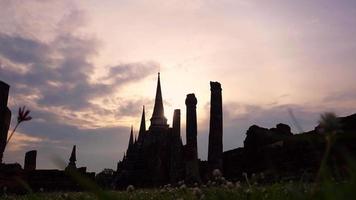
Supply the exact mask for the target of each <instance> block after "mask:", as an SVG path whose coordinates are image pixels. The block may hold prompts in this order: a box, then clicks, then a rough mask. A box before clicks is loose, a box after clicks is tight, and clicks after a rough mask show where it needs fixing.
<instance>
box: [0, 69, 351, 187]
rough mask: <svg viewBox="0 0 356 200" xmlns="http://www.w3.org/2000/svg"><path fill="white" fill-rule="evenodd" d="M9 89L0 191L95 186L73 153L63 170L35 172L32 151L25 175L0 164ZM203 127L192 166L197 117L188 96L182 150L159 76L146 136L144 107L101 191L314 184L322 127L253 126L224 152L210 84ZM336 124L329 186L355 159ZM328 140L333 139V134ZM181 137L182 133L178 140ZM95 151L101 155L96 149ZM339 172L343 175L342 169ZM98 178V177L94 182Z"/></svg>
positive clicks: (346, 120) (215, 85)
mask: <svg viewBox="0 0 356 200" xmlns="http://www.w3.org/2000/svg"><path fill="white" fill-rule="evenodd" d="M9 89H10V86H9V85H8V84H6V83H4V82H2V81H0V161H1V163H0V188H3V189H4V188H7V190H8V191H13V192H23V191H24V190H25V189H24V187H23V185H22V184H21V182H19V181H18V180H21V181H22V183H23V182H25V183H27V184H28V186H29V187H30V188H32V189H33V190H34V191H38V190H39V189H41V188H42V189H45V190H46V191H58V190H59V191H63V190H79V189H81V187H80V185H79V184H78V182H76V180H75V179H73V174H76V175H79V176H81V177H86V178H89V179H90V180H93V181H95V180H96V179H95V178H96V177H95V173H93V172H87V170H86V167H77V166H76V160H77V155H76V146H75V145H74V146H73V149H72V152H71V154H70V158H69V162H68V165H67V167H66V168H65V169H63V170H58V169H51V170H44V169H37V167H36V157H37V151H36V150H31V151H28V152H27V153H26V154H25V159H24V167H23V168H22V166H21V165H20V164H18V163H10V164H8V163H3V162H2V157H3V153H4V150H5V147H6V141H7V138H8V130H9V126H10V122H11V111H10V109H9V108H8V107H7V102H8V95H9ZM210 92H211V99H210V124H209V144H208V145H209V146H208V160H207V161H203V160H200V159H199V158H198V150H197V145H198V144H197V132H198V130H197V111H196V105H197V103H198V100H197V98H196V97H195V95H194V94H187V96H186V99H185V105H186V130H185V134H186V142H185V144H183V141H182V138H181V134H182V132H184V131H182V130H181V112H180V110H179V109H176V110H174V114H173V116H172V117H173V123H172V126H169V124H168V123H167V118H166V117H165V115H164V106H163V97H162V89H161V81H160V74H159V73H158V80H157V88H156V96H155V101H154V108H153V113H152V116H151V118H150V122H151V123H150V126H149V127H148V128H146V127H147V126H146V115H145V107H144V106H143V109H142V116H141V124H140V128H139V131H138V137H137V138H136V137H135V136H134V135H135V134H134V132H133V127H131V132H130V135H129V143H128V148H127V150H126V152H125V155H124V157H123V158H122V160H120V161H118V163H117V169H116V171H115V173H113V174H106V175H105V177H106V180H105V181H106V186H108V187H110V188H111V189H112V188H125V187H126V186H127V185H135V186H138V187H154V186H161V185H163V184H167V183H171V184H176V183H177V182H181V181H185V183H186V184H192V185H193V184H196V183H197V184H200V183H206V182H207V181H208V180H209V179H210V178H211V175H212V171H214V170H215V169H219V170H220V171H221V172H222V173H223V175H224V177H225V178H226V179H229V180H232V181H236V180H244V176H253V174H258V173H263V174H264V180H263V181H264V182H266V183H268V182H273V181H278V180H281V179H287V180H303V181H313V178H314V177H315V174H316V173H317V171H318V169H319V167H320V163H321V160H322V158H323V154H324V151H325V147H326V145H327V143H326V142H327V141H326V140H325V134H326V131H325V127H324V125H323V124H319V125H318V126H316V127H315V129H314V130H311V131H308V132H304V133H299V134H293V133H292V132H291V128H290V127H289V126H288V125H286V124H277V125H276V127H273V128H264V127H259V126H257V125H252V126H251V127H250V128H249V129H248V130H247V132H246V138H245V140H244V146H243V147H239V148H235V149H232V150H229V151H225V152H224V151H223V101H222V88H221V84H220V83H219V82H210ZM333 124H337V126H335V127H337V131H336V132H337V134H336V135H335V142H334V143H333V146H332V148H331V149H330V159H328V160H327V162H326V163H327V165H328V166H329V167H330V168H331V170H332V173H333V174H334V175H335V177H336V178H339V179H343V178H344V177H347V176H349V175H350V172H349V171H348V168H347V165H348V161H347V160H348V159H349V158H353V159H356V145H355V144H356V114H353V115H350V116H347V117H338V118H336V119H334V122H333ZM336 132H335V133H336ZM183 134H184V133H183ZM98 148H100V147H98ZM345 166H346V167H345ZM98 175H100V173H99V174H98Z"/></svg>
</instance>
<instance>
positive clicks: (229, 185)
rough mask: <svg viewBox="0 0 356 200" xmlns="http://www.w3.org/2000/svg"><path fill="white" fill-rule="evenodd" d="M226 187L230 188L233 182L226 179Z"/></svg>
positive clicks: (232, 186)
mask: <svg viewBox="0 0 356 200" xmlns="http://www.w3.org/2000/svg"><path fill="white" fill-rule="evenodd" d="M226 187H227V188H229V189H232V188H234V184H233V183H232V182H230V181H227V182H226Z"/></svg>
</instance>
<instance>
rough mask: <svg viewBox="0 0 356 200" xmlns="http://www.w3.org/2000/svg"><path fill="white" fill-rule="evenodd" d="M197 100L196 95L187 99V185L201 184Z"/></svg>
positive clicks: (190, 95) (188, 96)
mask: <svg viewBox="0 0 356 200" xmlns="http://www.w3.org/2000/svg"><path fill="white" fill-rule="evenodd" d="M197 102H198V101H197V98H195V95H194V94H188V95H187V98H186V99H185V105H186V106H187V117H186V120H187V122H186V129H187V130H186V137H187V144H186V145H185V180H186V182H187V183H191V184H192V183H195V182H200V174H199V163H198V150H197V145H198V142H197V133H198V130H197V111H196V109H197V108H196V106H197Z"/></svg>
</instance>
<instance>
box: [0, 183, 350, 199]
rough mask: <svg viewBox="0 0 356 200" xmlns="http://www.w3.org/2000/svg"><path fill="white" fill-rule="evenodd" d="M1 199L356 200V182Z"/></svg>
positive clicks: (232, 186) (76, 193) (92, 193)
mask: <svg viewBox="0 0 356 200" xmlns="http://www.w3.org/2000/svg"><path fill="white" fill-rule="evenodd" d="M1 199H9V200H10V199H11V200H20V199H23V200H26V199H29V200H36V199H81V200H90V199H108V200H110V199H132V200H135V199H137V200H150V199H158V200H159V199H162V200H163V199H174V200H183V199H185V200H189V199H206V200H209V199H246V200H247V199H248V200H254V199H256V200H257V199H273V200H275V199H276V200H279V199H280V200H286V199H291V200H299V199H325V200H329V199H330V200H331V199H342V200H346V199H356V184H355V182H352V181H351V182H342V183H324V184H322V185H314V184H302V183H294V182H287V183H278V184H273V185H268V186H258V185H252V186H248V185H242V186H241V185H239V184H232V185H231V184H230V185H224V186H219V187H206V186H199V187H192V188H187V187H179V188H178V187H177V188H175V187H165V188H161V189H147V190H145V189H142V190H141V189H131V190H128V191H100V192H68V193H65V192H61V193H45V192H42V193H33V194H28V195H8V196H7V195H3V196H2V197H1Z"/></svg>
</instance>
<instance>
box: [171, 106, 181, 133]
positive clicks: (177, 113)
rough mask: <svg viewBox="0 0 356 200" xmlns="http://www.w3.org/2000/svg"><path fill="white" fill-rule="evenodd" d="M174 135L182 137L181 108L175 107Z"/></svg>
mask: <svg viewBox="0 0 356 200" xmlns="http://www.w3.org/2000/svg"><path fill="white" fill-rule="evenodd" d="M172 128H173V136H174V137H179V138H180V109H175V110H174V114H173V125H172Z"/></svg>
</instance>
